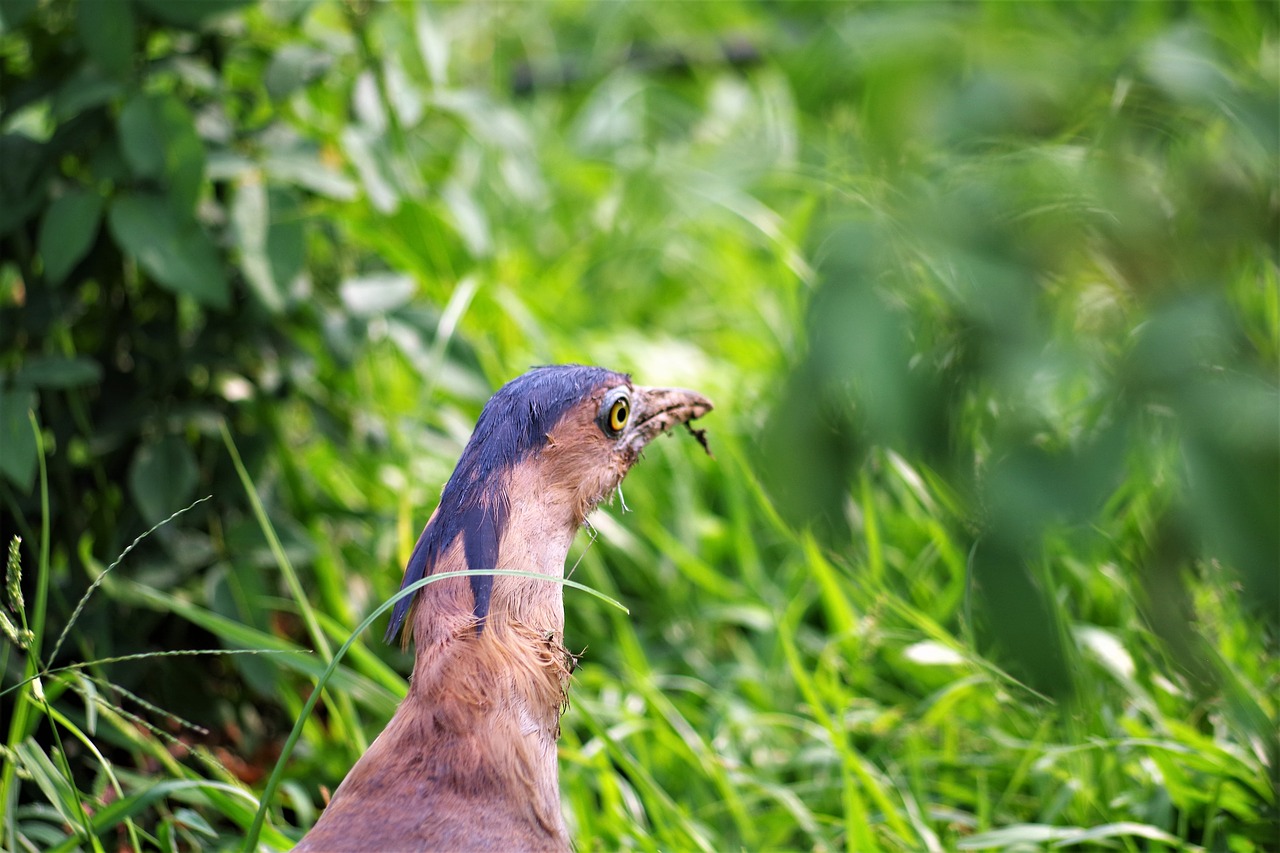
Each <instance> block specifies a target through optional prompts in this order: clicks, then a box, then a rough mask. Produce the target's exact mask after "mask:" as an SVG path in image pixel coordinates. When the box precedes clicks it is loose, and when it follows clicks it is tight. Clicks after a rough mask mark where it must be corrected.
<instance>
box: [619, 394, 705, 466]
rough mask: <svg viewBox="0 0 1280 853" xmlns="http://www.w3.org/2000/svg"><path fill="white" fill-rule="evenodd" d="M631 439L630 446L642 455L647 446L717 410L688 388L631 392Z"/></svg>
mask: <svg viewBox="0 0 1280 853" xmlns="http://www.w3.org/2000/svg"><path fill="white" fill-rule="evenodd" d="M631 406H632V409H633V410H634V411H633V413H632V416H631V435H630V440H629V441H628V442H627V444H628V445H629V446H630V448H631V450H632V451H633V452H636V453H639V452H640V450H641V449H643V448H644V446H645V445H646V444H648V443H649V442H650V441H652V440H653V439H654V438H656V437H657V436H658V435H659V434H661V433H664V432H666V431H667V430H669V429H671V428H672V427H675V426H678V425H680V424H685V423H688V422H689V421H691V420H693V419H694V418H700V417H702V416H703V415H705V414H706V413H707V412H709V411H711V410H712V409H713V408H715V407H714V406H712V405H711V401H710V400H708V399H707V398H706V397H704V396H702V395H701V394H699V393H698V392H697V391H690V390H688V389H687V388H646V387H644V386H643V385H637V386H636V387H635V388H633V389H632V390H631Z"/></svg>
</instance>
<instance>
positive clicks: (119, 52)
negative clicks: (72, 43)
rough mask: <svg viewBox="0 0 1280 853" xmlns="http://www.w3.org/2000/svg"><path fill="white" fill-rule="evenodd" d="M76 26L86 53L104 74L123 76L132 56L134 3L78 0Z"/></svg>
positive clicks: (127, 0) (123, 0) (111, 0)
mask: <svg viewBox="0 0 1280 853" xmlns="http://www.w3.org/2000/svg"><path fill="white" fill-rule="evenodd" d="M75 17H76V29H77V30H78V32H79V35H80V43H81V44H83V45H84V49H85V50H86V51H88V53H89V56H91V57H93V60H94V61H95V62H97V63H98V65H100V66H102V68H103V70H104V71H106V72H107V73H109V74H111V75H113V76H116V77H122V76H124V75H125V74H126V73H128V71H129V68H130V66H131V65H132V59H133V43H134V39H133V24H134V21H133V6H132V4H131V3H130V2H129V0H80V3H79V4H78V5H77V6H76V14H75Z"/></svg>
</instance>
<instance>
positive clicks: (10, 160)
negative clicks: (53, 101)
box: [0, 133, 49, 237]
mask: <svg viewBox="0 0 1280 853" xmlns="http://www.w3.org/2000/svg"><path fill="white" fill-rule="evenodd" d="M0 163H3V164H4V168H0V237H3V236H4V235H5V234H8V233H9V232H10V231H12V230H13V229H14V228H17V227H18V226H19V225H21V224H22V223H23V222H25V221H26V220H27V217H29V216H31V215H32V214H33V213H35V212H36V210H38V209H39V208H40V205H41V203H42V202H43V201H44V185H45V182H46V181H47V180H48V176H49V169H48V163H47V162H46V161H45V150H44V146H43V145H41V144H40V143H38V142H36V141H35V140H34V139H31V138H30V137H28V136H25V135H24V134H21V133H6V134H0Z"/></svg>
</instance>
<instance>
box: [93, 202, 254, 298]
mask: <svg viewBox="0 0 1280 853" xmlns="http://www.w3.org/2000/svg"><path fill="white" fill-rule="evenodd" d="M107 221H108V224H109V225H110V226H111V233H112V234H113V235H114V236H115V238H116V242H117V243H119V244H120V246H121V248H123V249H124V250H125V251H126V252H127V253H129V254H131V255H133V256H134V257H136V258H137V260H138V263H139V264H141V266H142V268H143V269H144V270H146V271H147V272H148V273H149V274H150V275H152V276H153V277H155V279H156V281H157V282H159V283H160V284H161V285H163V286H164V287H166V288H168V289H169V290H171V291H173V292H174V293H179V294H185V295H187V296H190V297H192V298H193V299H195V300H196V301H197V302H199V303H201V304H202V305H208V306H211V307H215V308H226V307H227V305H228V304H229V302H230V288H229V286H228V284H227V279H226V275H225V274H224V273H223V269H222V264H221V262H220V260H219V258H218V252H217V249H215V248H214V245H213V241H212V240H211V239H209V235H208V234H206V233H205V232H204V230H203V229H202V228H201V227H200V226H199V225H198V224H197V223H196V222H195V221H193V220H190V219H182V218H179V217H175V216H174V214H173V211H172V210H171V209H170V207H169V205H168V204H166V203H165V199H164V198H162V197H160V196H157V195H154V194H151V193H130V194H124V195H121V196H120V197H119V198H117V199H116V200H115V201H114V202H113V203H112V205H111V211H110V213H109V214H108V217H107Z"/></svg>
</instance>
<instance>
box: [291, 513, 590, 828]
mask: <svg viewBox="0 0 1280 853" xmlns="http://www.w3.org/2000/svg"><path fill="white" fill-rule="evenodd" d="M526 494H528V493H527V492H526ZM542 497H543V498H544V499H543V500H540V501H537V502H536V504H534V503H532V502H531V503H530V504H527V505H522V504H517V503H515V502H513V504H512V506H511V508H510V515H509V518H508V522H507V525H506V528H505V530H504V533H503V536H502V539H501V541H500V545H499V548H498V558H497V560H496V561H495V562H496V565H495V566H493V568H497V569H509V570H514V571H527V572H531V573H536V574H539V575H546V576H547V577H548V578H559V577H561V576H562V575H563V572H564V561H565V557H566V556H567V554H568V551H569V545H570V544H571V542H572V541H573V536H574V532H575V531H576V529H577V524H578V523H579V521H580V519H577V518H575V517H574V516H573V514H572V513H568V512H565V509H566V506H565V505H564V504H565V502H564V501H561V500H559V499H557V498H556V497H555V496H554V495H546V494H544V495H542ZM467 567H468V566H467V554H466V546H465V543H464V541H463V539H462V537H458V538H457V539H456V540H455V541H453V542H452V543H450V544H449V546H448V547H447V548H446V549H445V550H444V552H443V554H441V555H440V557H439V559H437V560H436V562H435V564H434V566H433V567H432V569H431V574H438V573H443V572H452V571H461V570H464V569H466V568H467ZM469 580H470V579H469V578H467V577H457V578H447V579H445V580H442V581H438V582H436V583H432V584H428V585H427V586H425V587H423V589H422V590H421V591H419V593H418V595H417V596H416V601H415V602H414V606H413V608H412V612H411V614H410V616H409V624H410V625H411V626H412V634H413V640H414V644H415V646H416V652H415V659H414V667H413V678H412V680H411V683H410V689H409V695H408V696H407V697H406V698H405V700H404V702H402V703H401V704H400V707H399V708H398V709H397V710H396V715H395V717H393V718H392V720H391V722H390V723H389V724H388V726H387V728H386V729H385V730H384V731H383V733H382V734H381V735H380V736H379V737H378V739H377V740H376V741H374V743H373V744H372V746H370V748H369V750H368V751H367V752H366V753H365V754H364V756H363V757H362V758H361V759H360V761H359V762H357V763H356V766H355V767H353V768H352V770H351V772H350V773H349V774H348V775H347V778H346V779H344V780H343V782H342V785H341V786H339V788H338V790H337V791H336V792H335V794H334V798H333V800H332V802H330V804H329V806H328V807H327V808H326V809H325V811H324V813H323V814H322V815H321V818H320V821H319V822H318V823H317V824H316V826H315V828H314V829H313V830H312V831H311V833H310V834H308V836H307V838H306V839H305V846H302V847H299V848H298V849H299V850H304V851H305V850H308V849H311V850H341V849H344V845H347V844H349V845H352V849H355V848H357V847H358V848H360V849H391V848H392V847H397V846H399V847H403V846H405V845H406V844H409V845H416V846H419V847H421V848H424V849H482V848H483V849H528V850H544V849H545V850H557V851H564V850H568V849H569V848H570V844H569V839H568V835H567V832H566V830H565V827H564V821H563V818H562V816H561V812H560V791H559V771H558V767H557V763H556V759H557V754H556V740H557V738H558V737H559V735H560V714H561V713H562V712H563V711H564V708H565V705H566V691H567V688H568V684H569V675H570V671H571V669H572V663H573V658H572V657H571V656H570V655H569V653H568V652H567V651H566V650H565V648H564V645H563V636H564V603H563V593H562V587H561V585H560V584H558V583H555V582H554V581H553V580H540V579H536V578H516V577H509V576H497V577H493V584H492V587H491V589H490V599H489V607H488V612H487V614H486V616H485V618H484V622H483V630H481V624H480V620H479V619H478V618H477V617H476V615H475V601H476V598H475V591H474V588H473V586H472V584H471V583H469ZM357 842H358V843H357Z"/></svg>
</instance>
